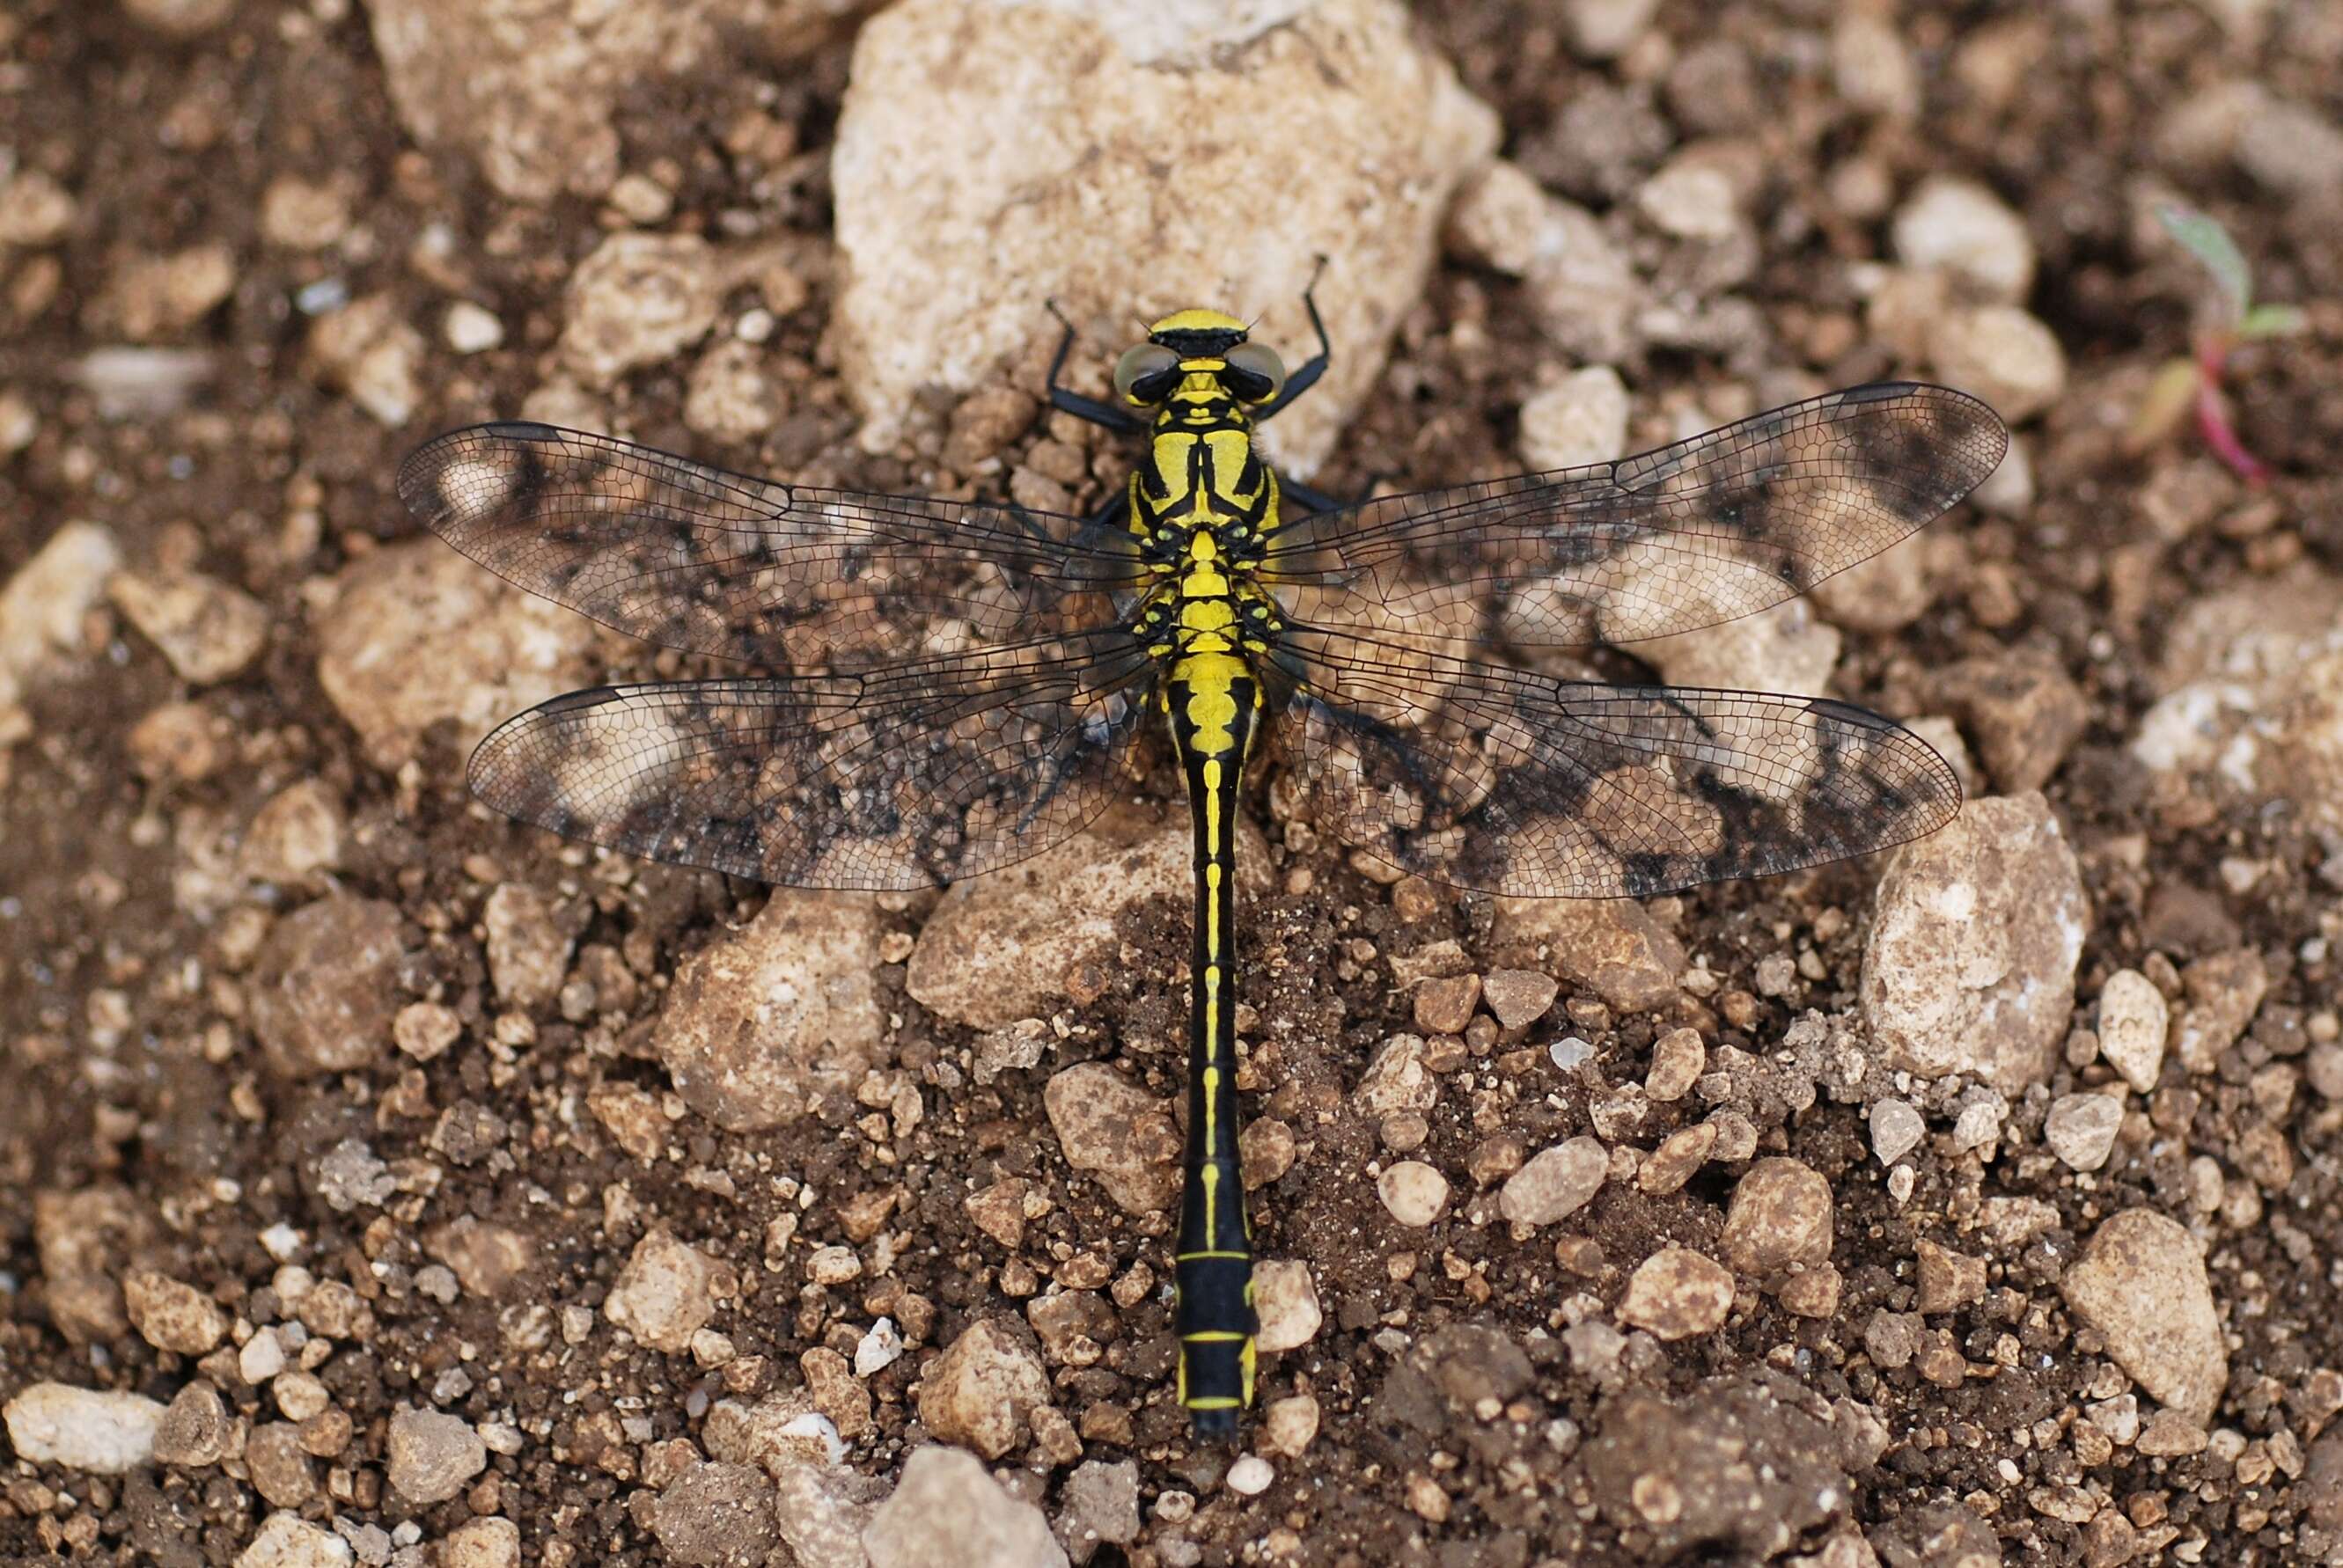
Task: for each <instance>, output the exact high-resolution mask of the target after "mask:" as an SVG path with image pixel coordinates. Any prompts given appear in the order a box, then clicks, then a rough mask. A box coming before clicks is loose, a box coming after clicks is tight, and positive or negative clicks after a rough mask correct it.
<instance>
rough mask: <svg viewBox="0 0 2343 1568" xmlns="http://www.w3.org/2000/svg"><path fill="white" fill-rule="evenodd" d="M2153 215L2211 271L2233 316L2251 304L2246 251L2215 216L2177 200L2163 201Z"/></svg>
mask: <svg viewBox="0 0 2343 1568" xmlns="http://www.w3.org/2000/svg"><path fill="white" fill-rule="evenodd" d="M2156 216H2157V221H2158V222H2160V223H2161V224H2163V225H2164V227H2165V231H2166V232H2167V233H2168V234H2170V235H2171V236H2172V237H2173V238H2174V239H2176V240H2178V241H2179V242H2180V245H2181V247H2182V248H2183V249H2185V250H2187V252H2188V254H2189V255H2191V256H2195V257H2196V258H2197V261H2198V262H2199V263H2200V264H2202V266H2204V268H2205V270H2206V271H2207V272H2209V273H2211V274H2212V275H2213V282H2214V284H2215V285H2216V286H2218V287H2219V289H2220V290H2221V294H2222V297H2224V298H2226V299H2227V301H2228V302H2229V316H2230V318H2231V319H2232V320H2235V319H2237V318H2238V317H2243V316H2244V315H2245V314H2246V312H2247V311H2248V310H2250V309H2252V308H2253V303H2254V274H2253V268H2251V267H2250V266H2247V265H2246V257H2245V253H2244V252H2242V251H2240V250H2239V249H2238V248H2237V241H2236V240H2233V239H2231V238H2230V237H2229V231H2228V230H2227V229H2226V228H2223V227H2222V226H2221V222H2220V220H2219V219H2218V218H2216V217H2211V216H2207V215H2206V214H2204V213H2201V212H2198V211H2197V209H2196V208H2195V207H2193V206H2181V205H2180V204H2179V203H2178V202H2166V203H2165V204H2164V205H2163V206H2159V207H2157V209H2156Z"/></svg>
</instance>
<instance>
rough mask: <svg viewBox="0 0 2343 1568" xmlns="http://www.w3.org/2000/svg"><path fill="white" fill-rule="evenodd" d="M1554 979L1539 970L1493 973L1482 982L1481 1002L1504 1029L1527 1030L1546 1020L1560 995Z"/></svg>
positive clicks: (1557, 982) (1559, 987)
mask: <svg viewBox="0 0 2343 1568" xmlns="http://www.w3.org/2000/svg"><path fill="white" fill-rule="evenodd" d="M1561 991H1562V986H1561V983H1560V982H1559V981H1557V980H1555V979H1554V977H1553V976H1552V975H1549V974H1541V973H1539V972H1538V971H1537V970H1505V969H1499V970H1490V971H1489V973H1488V975H1487V977H1486V978H1484V979H1483V980H1482V982H1481V1000H1483V1002H1484V1003H1486V1004H1487V1006H1488V1009H1489V1011H1490V1013H1491V1014H1492V1015H1493V1017H1494V1018H1495V1019H1496V1020H1497V1022H1498V1023H1499V1024H1500V1025H1502V1026H1503V1028H1505V1029H1509V1030H1513V1029H1527V1028H1528V1027H1529V1026H1530V1025H1532V1024H1534V1023H1535V1022H1536V1021H1537V1020H1540V1019H1542V1018H1544V1016H1545V1015H1546V1013H1547V1011H1548V1010H1550V1009H1552V1008H1553V1006H1554V998H1555V997H1556V996H1558V995H1559V994H1561Z"/></svg>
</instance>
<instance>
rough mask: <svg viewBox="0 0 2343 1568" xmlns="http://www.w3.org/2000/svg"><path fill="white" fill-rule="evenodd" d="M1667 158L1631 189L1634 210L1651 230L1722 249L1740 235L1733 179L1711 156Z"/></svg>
mask: <svg viewBox="0 0 2343 1568" xmlns="http://www.w3.org/2000/svg"><path fill="white" fill-rule="evenodd" d="M1699 152H1700V149H1694V156H1677V157H1674V158H1672V159H1670V160H1669V161H1668V162H1667V163H1666V164H1665V165H1664V166H1661V167H1660V169H1659V170H1658V171H1657V172H1655V173H1654V175H1653V176H1652V177H1651V178H1649V179H1647V180H1645V181H1644V183H1643V184H1642V185H1641V186H1638V187H1637V189H1636V191H1635V206H1636V209H1637V210H1638V211H1640V212H1641V213H1642V214H1643V215H1644V218H1645V219H1646V220H1647V221H1648V222H1649V223H1650V224H1651V225H1652V226H1653V227H1654V228H1656V229H1658V230H1659V231H1660V232H1661V233H1662V234H1664V235H1669V236H1673V237H1674V238H1677V239H1684V240H1694V241H1697V242H1701V243H1704V244H1709V245H1721V244H1723V243H1725V241H1727V240H1730V239H1732V238H1734V237H1735V236H1737V235H1739V234H1740V233H1741V231H1742V228H1743V226H1744V225H1745V222H1746V220H1745V218H1744V217H1743V216H1742V213H1741V201H1740V193H1739V192H1738V191H1736V190H1735V188H1734V182H1733V176H1732V175H1730V174H1729V173H1727V172H1726V170H1725V168H1724V167H1723V166H1720V164H1719V163H1718V162H1717V161H1716V160H1715V159H1714V158H1709V157H1704V156H1698V154H1699Z"/></svg>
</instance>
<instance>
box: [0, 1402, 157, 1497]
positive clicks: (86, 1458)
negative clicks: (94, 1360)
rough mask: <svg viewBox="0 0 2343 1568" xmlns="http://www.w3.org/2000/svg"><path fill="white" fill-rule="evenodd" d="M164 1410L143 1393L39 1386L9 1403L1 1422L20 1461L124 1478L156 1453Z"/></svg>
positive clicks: (1, 1416) (2, 1413)
mask: <svg viewBox="0 0 2343 1568" xmlns="http://www.w3.org/2000/svg"><path fill="white" fill-rule="evenodd" d="M163 1409H164V1407H163V1406H162V1405H160V1404H158V1403H157V1402H155V1401H154V1400H151V1399H148V1398H146V1396H145V1395H143V1394H135V1393H120V1392H113V1391H111V1390H104V1389H90V1388H75V1386H73V1385H72V1384H71V1383H62V1382H36V1383H31V1384H28V1385H27V1386H25V1388H23V1389H21V1390H19V1391H18V1392H16V1393H15V1396H14V1397H12V1398H11V1399H10V1400H9V1401H8V1403H7V1405H6V1407H5V1410H0V1420H5V1422H6V1423H7V1427H8V1442H9V1444H10V1446H11V1447H13V1448H14V1449H15V1453H16V1457H17V1458H19V1459H25V1460H30V1461H31V1462H34V1463H35V1464H59V1465H63V1466H64V1467H65V1468H66V1469H67V1470H85V1471H90V1472H92V1473H96V1474H99V1475H119V1474H121V1473H123V1472H125V1471H126V1470H135V1469H136V1468H137V1467H138V1466H140V1465H142V1464H144V1463H146V1462H147V1460H148V1459H149V1458H150V1457H151V1456H152V1455H153V1453H154V1452H155V1432H156V1426H157V1425H158V1424H159V1423H160V1422H162V1419H163Z"/></svg>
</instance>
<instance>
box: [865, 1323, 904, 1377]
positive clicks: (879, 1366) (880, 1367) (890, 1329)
mask: <svg viewBox="0 0 2343 1568" xmlns="http://www.w3.org/2000/svg"><path fill="white" fill-rule="evenodd" d="M902 1359H903V1336H902V1334H901V1332H900V1331H899V1330H897V1328H896V1327H895V1320H894V1319H892V1318H880V1320H879V1321H878V1322H875V1323H872V1324H871V1325H870V1332H867V1333H865V1334H864V1335H863V1336H862V1338H861V1341H860V1342H859V1343H857V1344H856V1345H855V1347H854V1375H855V1376H856V1377H870V1376H871V1375H872V1374H873V1373H876V1372H884V1371H885V1370H886V1369H887V1368H889V1367H890V1366H893V1365H894V1364H895V1363H896V1362H899V1361H900V1360H902Z"/></svg>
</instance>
